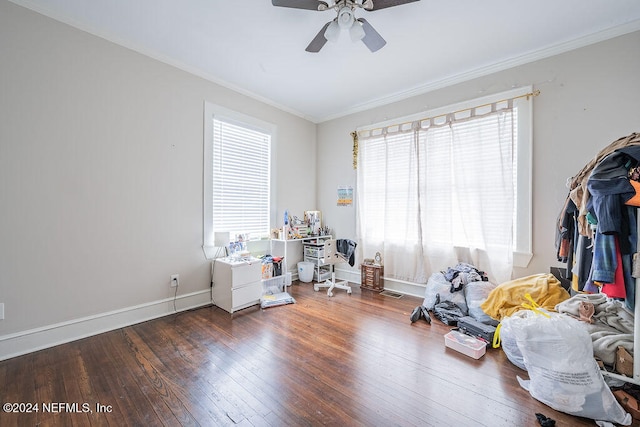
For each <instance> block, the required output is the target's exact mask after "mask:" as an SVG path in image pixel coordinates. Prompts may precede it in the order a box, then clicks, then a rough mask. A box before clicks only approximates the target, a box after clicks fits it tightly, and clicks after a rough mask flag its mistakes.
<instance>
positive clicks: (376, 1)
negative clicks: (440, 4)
mask: <svg viewBox="0 0 640 427" xmlns="http://www.w3.org/2000/svg"><path fill="white" fill-rule="evenodd" d="M274 1H275V0H274ZM414 1H420V0H373V7H372V8H371V9H367V8H365V10H368V11H369V12H371V11H374V10H380V9H386V8H388V7H393V6H401V5H403V4H406V3H412V2H414Z"/></svg>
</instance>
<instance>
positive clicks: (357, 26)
mask: <svg viewBox="0 0 640 427" xmlns="http://www.w3.org/2000/svg"><path fill="white" fill-rule="evenodd" d="M349 35H350V36H351V41H353V42H357V41H360V40H362V39H363V38H364V36H365V33H364V28H362V23H360V22H359V21H357V20H356V21H354V23H353V25H352V26H351V29H350V30H349Z"/></svg>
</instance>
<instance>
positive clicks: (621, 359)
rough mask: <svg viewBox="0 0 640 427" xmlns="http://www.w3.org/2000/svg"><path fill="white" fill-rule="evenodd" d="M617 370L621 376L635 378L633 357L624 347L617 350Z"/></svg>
mask: <svg viewBox="0 0 640 427" xmlns="http://www.w3.org/2000/svg"><path fill="white" fill-rule="evenodd" d="M615 370H616V372H617V373H619V374H621V375H626V376H627V377H633V356H632V355H630V354H629V352H628V351H627V350H626V349H625V348H624V347H620V346H619V347H618V349H617V350H616V363H615Z"/></svg>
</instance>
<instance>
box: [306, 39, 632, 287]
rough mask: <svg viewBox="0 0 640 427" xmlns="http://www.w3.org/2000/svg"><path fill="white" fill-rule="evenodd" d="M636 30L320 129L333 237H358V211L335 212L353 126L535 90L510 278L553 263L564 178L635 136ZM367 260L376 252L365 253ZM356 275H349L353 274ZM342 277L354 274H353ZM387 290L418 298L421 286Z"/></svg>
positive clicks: (351, 178)
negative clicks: (523, 262)
mask: <svg viewBox="0 0 640 427" xmlns="http://www.w3.org/2000/svg"><path fill="white" fill-rule="evenodd" d="M638 70H640V32H635V33H631V34H628V35H625V36H621V37H617V38H615V39H611V40H608V41H605V42H601V43H598V44H594V45H591V46H587V47H584V48H580V49H576V50H573V51H570V52H567V53H564V54H560V55H556V56H553V57H550V58H547V59H544V60H538V61H536V62H532V63H529V64H526V65H522V66H518V67H515V68H512V69H509V70H506V71H502V72H498V73H495V74H491V75H487V76H484V77H480V78H476V79H474V80H470V81H467V82H465V83H461V84H456V85H454V86H450V87H447V88H444V89H440V90H436V91H433V92H430V93H426V94H424V95H420V96H416V97H413V98H410V99H407V100H405V101H401V102H397V103H393V104H389V105H386V106H383V107H379V108H375V109H371V110H368V111H364V112H361V113H357V114H353V115H350V116H347V117H343V118H340V119H335V120H331V121H328V122H325V123H322V124H320V125H319V126H318V170H320V171H325V172H326V173H323V175H322V178H319V179H318V200H319V203H318V206H319V209H321V210H322V211H323V214H324V215H325V217H326V218H328V219H329V220H330V221H331V223H332V225H333V226H334V228H335V230H336V233H337V235H338V236H345V237H349V238H354V237H355V207H352V208H345V207H337V206H336V203H335V199H336V196H335V191H336V186H338V185H353V186H354V187H355V179H356V175H355V171H354V170H353V168H352V156H351V147H352V143H351V137H350V136H349V133H350V132H351V131H353V130H355V129H356V128H357V127H358V126H365V125H370V124H374V123H378V122H381V121H384V120H387V119H392V118H396V117H402V116H406V115H410V114H415V113H420V112H423V111H427V110H430V109H434V108H437V107H442V106H446V105H450V104H454V103H456V102H461V101H466V100H470V99H474V98H479V97H482V96H485V95H489V94H493V93H498V92H501V91H506V90H509V89H512V88H513V87H519V86H526V85H533V87H534V89H539V90H540V91H541V95H540V96H538V97H536V98H535V99H534V101H533V106H534V110H533V134H534V135H533V252H534V256H533V259H532V260H531V262H530V264H529V266H528V267H527V268H517V269H515V271H514V276H515V277H521V276H524V275H529V274H535V273H541V272H543V273H546V272H548V271H549V267H550V266H555V265H558V262H557V261H556V257H555V249H554V230H555V228H554V223H555V220H556V218H557V216H558V213H559V211H560V209H561V207H562V203H563V201H564V199H565V197H566V194H567V188H566V187H565V183H566V181H567V178H569V177H571V176H572V175H573V174H574V173H576V172H577V171H578V170H579V169H580V168H581V167H582V166H584V164H586V163H587V162H588V161H589V160H590V159H591V158H593V157H594V156H595V155H596V153H597V152H598V151H599V150H600V149H601V148H603V147H604V146H606V145H608V144H609V143H610V142H612V141H614V140H615V139H617V138H619V137H621V136H626V135H628V134H630V133H632V132H638V131H640V107H639V104H638V102H639V101H638V100H639V99H640V78H639V77H638V75H639V74H638ZM363 255H364V256H365V257H369V258H370V257H372V256H373V254H363ZM352 271H353V270H352ZM347 273H348V272H344V273H343V275H346V276H347V277H354V278H355V277H356V276H355V275H354V274H351V275H349V274H347ZM386 286H387V287H389V288H395V289H397V290H403V291H405V292H412V293H415V294H418V295H423V291H422V290H421V288H420V287H410V286H405V285H403V284H400V283H388V284H387V285H386Z"/></svg>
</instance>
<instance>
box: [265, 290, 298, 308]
mask: <svg viewBox="0 0 640 427" xmlns="http://www.w3.org/2000/svg"><path fill="white" fill-rule="evenodd" d="M295 302H296V300H295V299H294V298H293V297H292V296H291V295H289V292H277V293H274V294H265V295H262V297H261V298H260V307H262V308H269V307H276V306H278V305H285V304H295Z"/></svg>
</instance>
